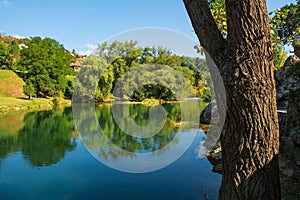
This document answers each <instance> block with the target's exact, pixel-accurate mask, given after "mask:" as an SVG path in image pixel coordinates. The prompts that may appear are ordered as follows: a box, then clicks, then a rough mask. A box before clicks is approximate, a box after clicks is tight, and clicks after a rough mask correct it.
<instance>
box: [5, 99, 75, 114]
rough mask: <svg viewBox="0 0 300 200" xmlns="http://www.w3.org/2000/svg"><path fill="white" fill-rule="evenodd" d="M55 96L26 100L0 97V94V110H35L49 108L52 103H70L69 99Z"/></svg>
mask: <svg viewBox="0 0 300 200" xmlns="http://www.w3.org/2000/svg"><path fill="white" fill-rule="evenodd" d="M54 99H55V98H49V99H45V98H34V99H33V100H28V99H26V98H23V97H1V96H0V112H2V113H3V112H12V111H20V110H36V109H51V108H52V107H53V106H54V103H55V104H57V105H58V106H59V105H71V100H65V99H57V101H56V100H54Z"/></svg>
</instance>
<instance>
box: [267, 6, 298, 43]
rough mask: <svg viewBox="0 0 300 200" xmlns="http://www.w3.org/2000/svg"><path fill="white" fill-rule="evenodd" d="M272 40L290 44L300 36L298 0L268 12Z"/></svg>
mask: <svg viewBox="0 0 300 200" xmlns="http://www.w3.org/2000/svg"><path fill="white" fill-rule="evenodd" d="M270 16H271V18H270V22H271V30H272V39H273V42H274V43H276V44H280V45H285V44H291V43H292V42H293V41H294V40H295V39H297V38H300V2H299V1H298V2H297V3H296V4H290V5H286V6H283V7H282V8H279V9H277V10H275V11H273V12H270Z"/></svg>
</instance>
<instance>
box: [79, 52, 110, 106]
mask: <svg viewBox="0 0 300 200" xmlns="http://www.w3.org/2000/svg"><path fill="white" fill-rule="evenodd" d="M107 69H108V64H107V62H106V60H105V59H104V58H103V57H99V56H96V55H90V56H88V57H87V58H86V59H85V61H84V67H82V69H81V70H80V73H79V74H78V76H77V78H76V81H75V90H74V94H75V96H76V97H78V98H79V99H74V100H75V101H80V102H82V101H84V102H90V101H94V100H95V99H96V100H97V101H99V100H103V99H104V98H105V97H107V95H108V94H109V93H108V92H107V91H110V89H111V87H112V80H113V78H112V77H110V76H111V75H112V73H111V71H109V70H107ZM99 83H100V86H99Z"/></svg>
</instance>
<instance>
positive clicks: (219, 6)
mask: <svg viewBox="0 0 300 200" xmlns="http://www.w3.org/2000/svg"><path fill="white" fill-rule="evenodd" d="M209 5H210V9H211V13H212V15H213V17H214V19H215V22H216V24H217V26H218V29H219V31H220V32H221V34H222V35H223V37H225V36H226V34H227V22H226V21H227V20H226V5H225V0H211V1H210V4H209Z"/></svg>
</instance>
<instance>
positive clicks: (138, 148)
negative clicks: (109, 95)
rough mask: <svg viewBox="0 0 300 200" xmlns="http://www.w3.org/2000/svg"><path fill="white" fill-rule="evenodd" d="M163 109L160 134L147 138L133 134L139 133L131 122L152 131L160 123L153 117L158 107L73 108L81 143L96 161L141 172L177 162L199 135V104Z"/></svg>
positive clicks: (76, 106)
mask: <svg viewBox="0 0 300 200" xmlns="http://www.w3.org/2000/svg"><path fill="white" fill-rule="evenodd" d="M162 107H163V110H164V111H165V113H164V114H165V116H166V119H165V120H164V121H165V123H163V126H162V128H161V129H160V130H159V132H158V133H157V134H155V135H153V136H152V135H151V136H149V134H147V135H148V136H146V137H144V136H145V135H143V134H140V137H137V135H139V134H137V133H135V134H132V132H131V131H137V130H136V129H135V128H133V129H132V127H130V126H132V122H130V120H131V121H133V123H134V126H135V127H136V126H137V125H138V126H139V128H138V131H139V132H147V131H148V132H149V130H147V129H148V128H149V127H152V126H153V125H155V124H156V123H155V122H154V123H153V121H155V119H153V116H154V115H151V109H153V108H155V107H148V106H144V105H141V104H130V105H128V104H113V105H112V106H101V107H99V108H96V109H95V107H94V106H89V105H80V104H78V105H75V106H74V105H73V112H74V119H75V122H76V127H77V129H78V131H79V133H80V136H81V140H82V141H83V143H84V144H85V146H86V147H87V149H88V150H89V151H90V152H91V154H92V155H93V156H94V157H95V158H97V159H98V160H99V161H100V162H102V163H103V164H105V165H107V166H109V167H112V168H114V169H117V170H120V171H126V172H133V173H141V172H149V171H154V170H157V169H161V168H163V167H165V166H167V165H169V164H171V163H172V162H174V161H175V160H177V159H178V158H179V157H180V156H181V155H182V154H183V153H184V152H185V150H186V149H187V148H188V147H189V146H190V145H191V143H192V141H193V139H194V137H195V134H196V132H197V128H198V123H197V122H198V116H199V112H198V110H199V102H198V101H194V102H187V103H180V104H163V105H162ZM116 111H117V114H118V115H119V116H118V120H119V121H118V123H116V121H115V120H116V116H115V114H116ZM149 116H150V117H149ZM151 117H152V118H151ZM127 118H130V120H128V119H127ZM183 123H184V124H185V126H182V124H183ZM149 124H150V125H149ZM129 130H131V131H129ZM185 130H189V131H185ZM150 131H151V130H150ZM174 147H176V148H174ZM128 157H129V158H131V159H128Z"/></svg>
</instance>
